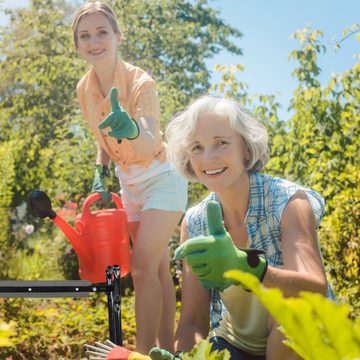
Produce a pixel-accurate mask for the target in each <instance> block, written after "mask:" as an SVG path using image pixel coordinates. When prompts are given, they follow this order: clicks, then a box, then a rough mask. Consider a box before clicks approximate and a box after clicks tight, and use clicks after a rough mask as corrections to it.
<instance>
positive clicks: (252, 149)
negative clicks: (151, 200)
mask: <svg viewBox="0 0 360 360" xmlns="http://www.w3.org/2000/svg"><path fill="white" fill-rule="evenodd" d="M205 114H215V115H221V116H226V117H227V118H228V119H229V122H230V127H231V128H232V129H233V130H234V131H235V132H236V133H237V134H239V136H240V138H241V140H242V142H243V143H244V145H245V148H247V149H248V151H249V154H250V159H249V161H248V162H246V164H244V166H245V168H246V170H247V171H248V172H257V171H260V170H262V169H263V168H264V166H265V165H266V163H267V162H268V160H269V148H268V135H267V132H266V129H265V127H264V126H263V125H262V124H260V123H259V122H258V121H257V120H256V119H255V118H254V117H253V116H252V115H250V114H249V113H248V112H247V111H246V110H245V109H244V108H243V107H242V106H241V105H240V104H239V103H238V102H237V101H235V100H234V99H230V98H220V97H214V96H210V95H205V96H202V97H200V98H198V99H197V100H195V101H194V102H193V103H192V104H190V106H189V107H188V108H187V109H185V111H184V112H182V113H180V114H178V115H176V116H175V117H174V118H173V119H172V120H171V121H170V123H169V125H168V126H167V129H166V138H167V143H168V145H167V155H168V159H169V160H170V161H171V162H172V163H173V164H174V166H175V167H176V169H177V170H178V171H179V172H180V174H182V175H183V176H185V177H186V178H187V179H189V180H192V181H197V178H196V176H195V173H194V170H193V169H192V167H191V164H190V159H189V144H190V142H191V138H192V136H193V134H194V133H195V131H196V128H197V125H198V120H199V118H200V117H202V116H203V115H205Z"/></svg>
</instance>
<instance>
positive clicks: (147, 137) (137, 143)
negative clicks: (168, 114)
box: [131, 117, 156, 157]
mask: <svg viewBox="0 0 360 360" xmlns="http://www.w3.org/2000/svg"><path fill="white" fill-rule="evenodd" d="M137 124H138V126H139V131H140V133H139V137H137V138H136V139H134V140H131V145H132V147H133V149H134V151H135V152H136V153H137V154H139V155H141V156H146V157H147V156H151V155H152V154H153V153H154V150H155V145H156V135H155V134H156V127H155V121H153V120H151V119H145V118H143V117H141V118H140V119H139V120H138V121H137Z"/></svg>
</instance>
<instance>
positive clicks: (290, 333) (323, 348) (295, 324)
mask: <svg viewBox="0 0 360 360" xmlns="http://www.w3.org/2000/svg"><path fill="white" fill-rule="evenodd" d="M225 277H228V278H230V279H233V280H236V281H238V282H240V283H241V284H242V285H243V286H244V287H245V288H247V289H249V290H251V291H252V292H253V293H254V294H255V295H256V296H257V297H258V298H259V300H260V302H261V303H262V304H263V305H264V306H265V307H266V309H267V310H268V311H269V312H270V314H271V315H272V316H273V317H274V319H275V320H276V321H277V322H278V323H279V324H280V325H281V328H280V330H281V331H282V332H283V333H284V334H285V335H286V337H287V341H286V344H287V345H288V346H289V347H291V348H292V349H293V350H294V351H295V352H296V353H297V354H299V355H300V356H301V357H302V358H303V359H305V360H314V359H326V360H339V359H344V360H345V359H346V360H352V359H354V360H355V359H359V358H360V319H357V320H356V321H351V320H350V319H349V313H350V311H349V307H348V306H347V305H345V304H342V305H341V304H336V303H334V302H332V301H330V300H328V299H326V298H325V297H324V296H322V295H320V294H314V293H309V292H302V293H300V296H299V297H297V298H284V296H283V295H282V293H281V291H280V290H279V289H266V288H264V287H263V286H262V285H261V284H260V282H259V281H258V279H257V278H256V277H255V276H253V275H251V274H247V273H243V272H241V271H235V270H232V271H228V272H226V273H225Z"/></svg>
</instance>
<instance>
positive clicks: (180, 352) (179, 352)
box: [174, 350, 184, 360]
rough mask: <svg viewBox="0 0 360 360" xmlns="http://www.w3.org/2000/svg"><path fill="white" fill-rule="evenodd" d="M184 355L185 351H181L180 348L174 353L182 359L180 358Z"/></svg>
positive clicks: (176, 357)
mask: <svg viewBox="0 0 360 360" xmlns="http://www.w3.org/2000/svg"><path fill="white" fill-rule="evenodd" d="M183 355H184V352H183V351H181V350H178V351H177V352H176V353H175V354H174V356H175V359H180V360H182V358H183Z"/></svg>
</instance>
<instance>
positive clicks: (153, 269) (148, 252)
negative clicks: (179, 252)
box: [130, 209, 182, 354]
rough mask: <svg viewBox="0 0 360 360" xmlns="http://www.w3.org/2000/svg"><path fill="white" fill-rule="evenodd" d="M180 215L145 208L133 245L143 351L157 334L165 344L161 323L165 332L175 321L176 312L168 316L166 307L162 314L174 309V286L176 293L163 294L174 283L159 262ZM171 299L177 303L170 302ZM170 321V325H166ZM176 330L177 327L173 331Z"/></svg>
mask: <svg viewBox="0 0 360 360" xmlns="http://www.w3.org/2000/svg"><path fill="white" fill-rule="evenodd" d="M181 215H182V213H181V212H172V211H163V210H157V209H150V210H145V211H143V212H142V213H141V219H140V221H139V224H138V226H137V234H136V237H135V241H134V244H133V249H132V259H131V272H132V278H133V282H134V289H135V312H136V348H137V351H139V352H140V353H143V354H147V353H148V352H149V350H150V349H151V348H152V347H153V346H154V345H155V344H156V338H157V337H159V340H160V341H162V343H164V345H165V340H164V339H161V338H162V337H163V335H162V334H161V336H159V335H160V324H162V325H161V327H162V330H161V333H162V332H163V329H165V328H166V327H167V328H169V327H170V326H171V325H169V324H170V322H171V323H172V324H173V323H174V322H173V318H174V314H168V317H166V314H165V311H164V315H163V309H164V310H166V311H171V312H174V311H175V292H174V287H173V286H172V289H171V291H172V292H173V294H168V295H169V296H165V295H164V294H165V291H169V288H170V287H171V286H170V284H169V277H167V276H168V275H167V274H168V273H169V268H168V267H167V266H166V269H167V270H165V266H164V265H163V266H160V264H161V261H162V259H163V256H164V252H165V250H166V249H167V246H168V242H169V239H170V237H171V235H172V233H173V232H174V230H175V228H176V226H177V225H178V223H179V221H180V218H181ZM130 229H131V228H130ZM131 232H133V231H131ZM165 272H166V274H165ZM165 287H167V289H165ZM169 292H170V291H169ZM170 302H173V303H174V304H173V305H171V304H170ZM167 321H168V325H164V323H166V322H167ZM172 327H173V325H172ZM173 331H174V329H172V331H171V334H173ZM167 341H169V340H166V342H167ZM170 345H171V348H170V349H169V350H172V347H173V341H171V344H170Z"/></svg>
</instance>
